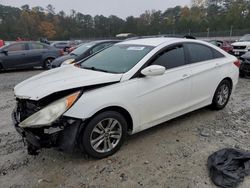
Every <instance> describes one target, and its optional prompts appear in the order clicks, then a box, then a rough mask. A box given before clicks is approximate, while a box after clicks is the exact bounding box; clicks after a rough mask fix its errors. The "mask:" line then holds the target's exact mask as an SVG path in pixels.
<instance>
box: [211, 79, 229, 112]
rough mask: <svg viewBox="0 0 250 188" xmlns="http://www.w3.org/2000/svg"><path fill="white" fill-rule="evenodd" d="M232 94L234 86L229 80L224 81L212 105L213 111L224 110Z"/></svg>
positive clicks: (217, 90)
mask: <svg viewBox="0 0 250 188" xmlns="http://www.w3.org/2000/svg"><path fill="white" fill-rule="evenodd" d="M231 92H232V85H231V83H230V82H229V81H228V80H223V81H222V82H221V83H220V84H219V86H218V87H217V89H216V91H215V94H214V97H213V102H212V104H211V107H212V109H214V110H222V109H223V108H225V106H226V105H227V103H228V101H229V99H230V96H231Z"/></svg>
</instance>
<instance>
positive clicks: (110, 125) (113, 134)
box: [90, 118, 122, 153]
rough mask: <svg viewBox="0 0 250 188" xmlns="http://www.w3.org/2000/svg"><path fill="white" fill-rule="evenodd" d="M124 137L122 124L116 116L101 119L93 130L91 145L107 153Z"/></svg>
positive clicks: (96, 149) (99, 151) (100, 151)
mask: <svg viewBox="0 0 250 188" xmlns="http://www.w3.org/2000/svg"><path fill="white" fill-rule="evenodd" d="M121 138H122V125H121V123H120V122H119V121H118V120H116V119H114V118H107V119H104V120H102V121H100V122H99V123H98V124H97V125H96V126H95V127H94V129H93V130H92V133H91V136H90V143H91V147H92V148H93V149H94V150H95V151H96V152H98V153H106V152H109V151H111V150H112V149H114V148H115V147H116V146H117V145H118V144H119V142H120V140H121Z"/></svg>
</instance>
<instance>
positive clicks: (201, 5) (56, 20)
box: [0, 0, 250, 40]
mask: <svg viewBox="0 0 250 188" xmlns="http://www.w3.org/2000/svg"><path fill="white" fill-rule="evenodd" d="M249 20H250V0H193V1H192V5H191V6H190V7H188V6H184V7H181V6H176V7H173V8H168V9H166V11H159V10H150V11H149V10H147V11H145V12H144V13H142V14H141V15H140V16H139V17H134V16H128V17H127V18H126V19H121V18H119V17H117V16H115V15H111V16H108V17H106V16H103V15H96V16H91V15H89V14H83V13H80V12H76V11H75V10H71V12H70V14H68V15H67V14H66V13H65V12H64V11H60V12H55V8H54V7H53V6H52V5H48V6H47V7H45V8H44V7H40V6H37V7H29V5H24V6H22V7H21V8H16V7H10V6H4V5H1V4H0V38H3V39H5V40H15V39H16V38H17V37H21V38H25V39H29V40H37V39H39V38H41V37H45V38H48V39H50V40H69V39H87V38H105V37H114V36H115V35H116V34H119V33H134V34H136V35H158V34H192V33H197V32H207V31H208V30H210V31H225V30H230V28H231V29H232V27H233V28H235V29H249V28H250V21H249Z"/></svg>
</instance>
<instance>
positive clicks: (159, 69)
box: [141, 65, 166, 76]
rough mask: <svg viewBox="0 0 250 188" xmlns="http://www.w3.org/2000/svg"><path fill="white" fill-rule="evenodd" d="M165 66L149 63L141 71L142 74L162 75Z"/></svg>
mask: <svg viewBox="0 0 250 188" xmlns="http://www.w3.org/2000/svg"><path fill="white" fill-rule="evenodd" d="M165 71H166V68H165V67H163V66H160V65H151V66H148V67H146V68H145V69H143V70H142V71H141V73H142V74H143V75H144V76H160V75H163V74H164V73H165Z"/></svg>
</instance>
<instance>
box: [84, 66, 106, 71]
mask: <svg viewBox="0 0 250 188" xmlns="http://www.w3.org/2000/svg"><path fill="white" fill-rule="evenodd" d="M83 68H84V69H88V70H93V71H100V72H108V71H106V70H103V69H98V68H95V67H83Z"/></svg>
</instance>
